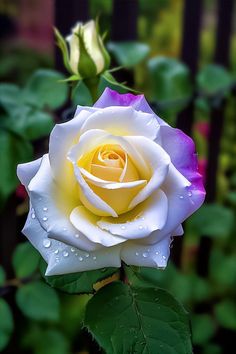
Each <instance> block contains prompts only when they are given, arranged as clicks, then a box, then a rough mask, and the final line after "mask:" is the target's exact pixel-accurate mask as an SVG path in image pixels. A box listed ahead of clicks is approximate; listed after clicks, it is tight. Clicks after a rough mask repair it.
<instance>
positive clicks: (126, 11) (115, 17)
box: [111, 0, 138, 86]
mask: <svg viewBox="0 0 236 354" xmlns="http://www.w3.org/2000/svg"><path fill="white" fill-rule="evenodd" d="M137 20H138V0H113V12H112V28H111V40H112V41H114V42H121V41H132V40H136V39H137ZM114 76H115V78H116V79H117V80H118V81H119V82H124V81H125V82H127V84H128V85H130V86H132V85H133V83H134V76H133V72H132V71H131V70H127V69H123V70H119V71H117V72H116V73H114Z"/></svg>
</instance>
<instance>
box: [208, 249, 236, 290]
mask: <svg viewBox="0 0 236 354" xmlns="http://www.w3.org/2000/svg"><path fill="white" fill-rule="evenodd" d="M209 268H210V269H209V273H210V278H211V279H212V280H213V281H214V282H215V285H218V290H219V291H223V292H224V291H225V287H227V288H229V289H230V288H235V287H236V255H234V254H232V255H231V254H225V253H224V252H222V251H220V250H217V249H213V250H212V252H211V255H210V262H209ZM215 291H216V288H215Z"/></svg>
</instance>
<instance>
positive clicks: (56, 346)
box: [22, 323, 70, 354]
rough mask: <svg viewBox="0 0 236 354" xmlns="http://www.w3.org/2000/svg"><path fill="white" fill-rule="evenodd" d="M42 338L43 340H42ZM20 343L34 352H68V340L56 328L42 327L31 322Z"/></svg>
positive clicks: (44, 353)
mask: <svg viewBox="0 0 236 354" xmlns="http://www.w3.org/2000/svg"><path fill="white" fill-rule="evenodd" d="M42 339H43V340H42ZM22 345H23V347H24V348H26V349H31V351H30V353H31V352H33V353H34V354H68V353H69V352H70V351H69V342H68V339H67V338H66V337H65V336H64V334H63V333H62V332H61V331H59V330H57V329H50V328H45V329H44V328H42V327H39V326H38V325H35V324H32V323H31V325H30V327H29V328H28V329H27V331H26V333H25V335H24V337H23V340H22Z"/></svg>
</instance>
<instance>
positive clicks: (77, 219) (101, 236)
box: [70, 205, 125, 247]
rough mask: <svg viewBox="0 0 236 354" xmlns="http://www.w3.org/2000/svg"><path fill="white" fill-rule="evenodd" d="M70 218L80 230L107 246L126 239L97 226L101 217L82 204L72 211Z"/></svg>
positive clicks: (96, 241) (90, 238)
mask: <svg viewBox="0 0 236 354" xmlns="http://www.w3.org/2000/svg"><path fill="white" fill-rule="evenodd" d="M70 220H71V222H72V224H73V225H74V227H75V228H76V229H77V230H78V231H80V232H82V233H83V234H84V235H85V236H86V237H87V238H88V239H89V240H90V241H92V242H94V243H99V244H101V245H103V246H105V247H111V246H115V245H117V244H119V243H123V242H124V241H125V239H123V238H121V237H119V236H114V235H111V234H110V233H109V232H107V231H104V230H102V229H100V228H99V227H98V226H97V222H98V221H99V217H98V216H96V215H94V214H92V213H90V211H88V210H87V209H86V208H85V207H84V206H82V205H81V206H79V207H77V208H75V209H74V210H73V211H72V212H71V215H70Z"/></svg>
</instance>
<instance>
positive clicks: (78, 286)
mask: <svg viewBox="0 0 236 354" xmlns="http://www.w3.org/2000/svg"><path fill="white" fill-rule="evenodd" d="M40 270H41V274H42V276H43V277H44V279H45V280H46V282H47V283H48V284H49V285H51V286H52V287H54V288H56V289H59V290H61V291H63V292H66V293H69V294H81V293H93V292H94V288H93V285H94V284H96V283H97V282H99V281H101V280H103V279H106V278H108V277H110V276H112V275H113V274H114V273H116V272H117V270H118V269H117V268H103V269H98V270H90V271H88V272H80V273H72V274H65V275H54V276H48V277H47V276H45V275H44V274H45V270H46V263H45V262H44V261H42V262H41V264H40Z"/></svg>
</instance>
